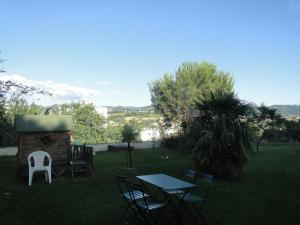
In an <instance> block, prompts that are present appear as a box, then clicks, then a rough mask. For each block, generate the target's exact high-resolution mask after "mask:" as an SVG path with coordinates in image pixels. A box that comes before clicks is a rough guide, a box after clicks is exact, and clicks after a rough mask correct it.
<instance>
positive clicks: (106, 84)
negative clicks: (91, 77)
mask: <svg viewBox="0 0 300 225" xmlns="http://www.w3.org/2000/svg"><path fill="white" fill-rule="evenodd" d="M98 84H100V85H105V86H108V85H110V84H111V83H110V82H108V81H99V82H98Z"/></svg>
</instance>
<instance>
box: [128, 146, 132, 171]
mask: <svg viewBox="0 0 300 225" xmlns="http://www.w3.org/2000/svg"><path fill="white" fill-rule="evenodd" d="M127 147H128V159H129V168H132V159H131V148H130V142H128V146H127Z"/></svg>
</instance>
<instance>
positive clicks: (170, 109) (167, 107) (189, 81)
mask: <svg viewBox="0 0 300 225" xmlns="http://www.w3.org/2000/svg"><path fill="white" fill-rule="evenodd" d="M149 88H150V93H151V101H152V104H153V106H154V108H155V110H156V111H158V112H160V113H161V114H162V115H163V117H164V121H165V123H166V125H170V124H171V123H172V122H175V123H185V122H186V114H187V109H188V108H189V107H194V106H195V101H196V100H199V99H201V100H202V99H206V98H207V97H209V95H210V93H211V92H214V91H216V90H223V91H225V92H230V91H231V90H232V88H233V80H232V77H231V75H230V74H228V73H225V72H223V71H218V70H217V67H216V66H215V65H214V64H210V63H206V62H203V63H183V64H182V65H181V66H180V67H179V68H178V69H177V71H176V72H175V73H174V74H165V75H164V76H163V77H162V78H160V79H158V80H155V81H153V82H151V83H150V84H149Z"/></svg>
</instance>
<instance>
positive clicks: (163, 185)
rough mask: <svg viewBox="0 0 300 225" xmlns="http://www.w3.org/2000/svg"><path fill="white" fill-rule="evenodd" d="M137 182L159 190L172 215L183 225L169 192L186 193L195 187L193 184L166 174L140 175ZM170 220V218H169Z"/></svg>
mask: <svg viewBox="0 0 300 225" xmlns="http://www.w3.org/2000/svg"><path fill="white" fill-rule="evenodd" d="M137 178H138V179H139V180H141V181H142V182H146V183H148V184H151V185H153V186H155V187H156V188H158V190H161V191H162V193H163V194H164V197H165V199H166V200H167V203H168V205H169V207H170V208H171V210H172V211H173V213H174V217H175V218H176V219H177V221H178V222H179V223H180V224H183V223H182V221H181V216H180V212H179V211H178V209H177V207H176V206H175V203H174V201H172V199H171V196H170V194H169V193H170V192H171V191H174V190H184V192H185V193H187V192H188V191H189V190H190V189H191V188H193V187H195V185H194V184H191V183H189V182H186V181H183V180H180V179H177V178H175V177H171V176H168V175H166V174H151V175H142V176H137ZM171 219H172V218H171Z"/></svg>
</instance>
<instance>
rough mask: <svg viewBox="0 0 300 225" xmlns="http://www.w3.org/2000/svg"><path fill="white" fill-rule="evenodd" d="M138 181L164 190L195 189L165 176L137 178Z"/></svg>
mask: <svg viewBox="0 0 300 225" xmlns="http://www.w3.org/2000/svg"><path fill="white" fill-rule="evenodd" d="M137 178H138V179H140V180H142V181H145V182H147V183H149V184H152V185H154V186H157V187H159V188H162V189H165V190H174V189H186V188H192V187H195V185H194V184H191V183H188V182H186V181H183V180H179V179H177V178H175V177H171V176H168V175H166V174H151V175H143V176H137Z"/></svg>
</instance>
